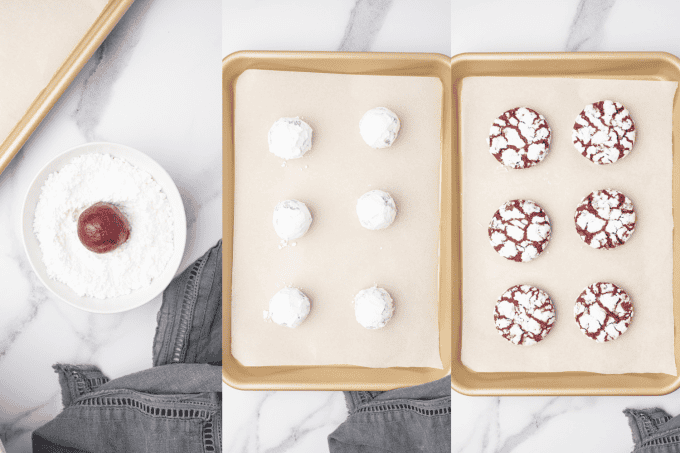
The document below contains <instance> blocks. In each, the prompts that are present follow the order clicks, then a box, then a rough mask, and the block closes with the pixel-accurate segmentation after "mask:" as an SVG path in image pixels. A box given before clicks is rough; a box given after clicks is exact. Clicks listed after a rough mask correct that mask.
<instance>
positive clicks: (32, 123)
mask: <svg viewBox="0 0 680 453" xmlns="http://www.w3.org/2000/svg"><path fill="white" fill-rule="evenodd" d="M133 2H134V0H109V2H108V4H107V5H106V7H105V8H104V10H103V11H102V12H101V14H99V17H97V20H96V21H95V22H94V24H92V26H91V27H90V28H89V29H88V30H87V33H85V36H83V37H82V38H81V40H80V41H79V42H78V45H77V46H76V47H75V48H74V49H73V50H72V51H71V53H70V54H69V56H68V58H67V59H66V60H65V61H64V62H63V63H62V65H61V67H60V68H59V70H57V72H56V73H55V74H54V75H53V76H52V79H50V82H49V83H48V84H47V86H46V87H45V88H43V89H42V90H41V91H40V94H38V96H37V97H36V98H35V99H34V100H33V102H32V103H31V106H30V107H29V108H28V110H27V111H26V113H25V114H24V116H23V117H21V120H19V122H18V123H17V124H16V125H15V126H14V128H13V129H12V131H11V132H10V133H9V135H8V136H7V137H5V138H4V141H3V142H2V143H0V173H2V172H3V171H4V170H5V168H6V167H7V165H9V163H10V161H11V160H12V159H13V158H14V156H15V155H16V153H17V152H19V149H21V147H22V146H23V144H24V143H25V142H26V140H28V137H30V136H31V134H32V133H33V131H34V130H35V129H36V128H37V127H38V125H39V124H40V122H41V121H42V120H43V118H45V116H46V115H47V113H49V111H50V110H51V109H52V107H53V106H54V104H55V102H57V100H58V99H59V97H61V95H62V94H63V93H64V91H66V88H68V86H69V85H70V84H71V82H72V81H73V79H74V78H75V77H76V75H78V73H79V72H80V70H81V69H82V68H83V66H85V63H87V60H89V59H90V57H91V56H92V54H93V53H94V51H95V50H97V48H98V47H99V45H100V44H101V43H102V42H103V41H104V39H106V37H107V36H108V34H109V33H110V32H111V30H112V29H113V27H115V26H116V24H117V23H118V21H119V20H120V18H121V17H123V15H124V14H125V12H126V11H127V10H128V8H129V7H130V5H132V3H133Z"/></svg>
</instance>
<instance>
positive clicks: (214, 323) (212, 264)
mask: <svg viewBox="0 0 680 453" xmlns="http://www.w3.org/2000/svg"><path fill="white" fill-rule="evenodd" d="M168 363H210V364H212V365H221V364H222V240H220V241H219V242H218V243H217V245H216V246H215V247H213V248H211V249H210V250H208V251H207V252H206V254H205V255H203V256H202V257H201V258H199V259H198V260H196V261H195V262H194V264H192V265H191V266H189V267H188V268H187V269H186V270H185V271H184V272H183V273H182V274H181V275H180V276H179V277H176V278H175V279H174V280H173V281H172V283H170V286H168V288H167V289H166V290H165V291H164V292H163V305H162V306H161V309H160V310H159V312H158V325H157V327H156V337H155V338H154V343H153V366H159V365H165V364H168Z"/></svg>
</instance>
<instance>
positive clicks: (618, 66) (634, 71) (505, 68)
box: [451, 52, 680, 396]
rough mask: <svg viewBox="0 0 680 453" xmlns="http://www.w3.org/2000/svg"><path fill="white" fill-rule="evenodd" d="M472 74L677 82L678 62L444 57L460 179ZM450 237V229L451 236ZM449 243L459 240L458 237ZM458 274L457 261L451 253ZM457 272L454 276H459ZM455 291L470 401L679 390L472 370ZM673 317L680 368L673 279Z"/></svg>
mask: <svg viewBox="0 0 680 453" xmlns="http://www.w3.org/2000/svg"><path fill="white" fill-rule="evenodd" d="M473 76H495V77H498V76H505V77H582V78H600V79H602V78H612V79H632V80H672V81H677V82H680V60H678V58H676V57H675V56H673V55H671V54H667V53H662V52H622V53H613V52H602V53H599V52H594V53H505V54H504V53H496V54H461V55H456V56H454V57H453V58H452V59H451V77H452V84H453V96H454V104H453V108H454V109H455V110H454V112H453V118H452V119H453V121H454V124H453V131H452V133H453V140H452V146H453V148H452V150H451V153H452V154H453V155H454V156H456V157H457V159H455V160H454V163H453V165H454V171H455V172H456V174H457V175H458V176H454V178H456V180H458V178H459V177H460V160H459V157H460V146H461V142H460V130H459V124H460V123H459V121H458V118H459V115H460V106H461V103H460V94H461V89H462V86H461V81H462V80H463V79H464V78H465V77H473ZM678 143H680V95H678V93H677V92H676V94H675V99H674V100H673V153H674V157H675V153H676V152H678V148H677V147H678ZM679 191H680V158H676V159H673V223H674V225H680V209H678V203H679V202H680V192H679ZM460 195H461V193H460V191H458V192H457V193H456V196H455V198H456V199H457V206H456V208H455V209H454V217H458V218H460V216H461V215H462V212H461V205H460ZM454 231H456V230H454ZM456 234H457V237H456V238H454V240H455V241H458V242H460V240H461V234H462V233H461V232H460V230H458V231H457V232H456ZM673 257H674V259H673V261H674V263H675V262H678V258H679V257H680V237H679V233H678V229H677V228H674V229H673ZM454 260H455V262H456V267H457V268H458V269H460V266H461V263H462V257H461V256H460V255H454ZM461 272H462V271H459V273H458V274H457V275H456V277H457V278H460V274H461ZM460 290H461V288H460V286H458V287H457V292H456V293H455V297H453V298H452V299H451V300H452V304H453V307H452V311H453V331H452V345H451V348H452V351H453V352H454V355H453V357H452V371H451V387H452V388H453V389H454V390H456V391H457V392H459V393H462V394H464V395H471V396H503V395H508V396H509V395H516V396H521V395H526V396H528V395H664V394H667V393H670V392H672V391H674V390H676V389H677V388H678V387H680V376H672V375H668V374H662V373H627V374H600V373H589V372H555V373H519V372H495V373H481V372H475V371H472V370H470V369H469V368H467V367H466V366H465V365H463V363H462V361H461V338H462V323H461V321H462V312H463V307H462V297H461V292H460ZM673 315H674V317H675V362H676V366H677V367H678V370H680V336H679V335H678V334H677V330H678V322H679V321H680V279H677V278H675V275H674V276H673Z"/></svg>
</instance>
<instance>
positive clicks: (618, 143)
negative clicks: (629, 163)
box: [571, 101, 635, 164]
mask: <svg viewBox="0 0 680 453" xmlns="http://www.w3.org/2000/svg"><path fill="white" fill-rule="evenodd" d="M571 140H572V142H573V143H574V146H575V147H576V149H577V150H578V151H579V152H580V153H581V154H582V155H583V156H585V157H587V158H588V159H590V160H591V161H593V162H595V163H596V164H611V163H614V162H616V161H617V160H619V159H622V158H624V157H626V156H627V155H628V153H629V152H630V150H631V149H633V144H634V143H635V124H634V123H633V119H632V118H631V116H630V113H628V110H626V108H625V107H624V106H623V105H621V104H619V103H618V102H614V101H600V102H596V103H594V104H590V105H587V106H586V107H585V108H584V109H583V111H582V112H581V113H580V114H579V116H578V117H576V122H575V123H574V129H573V131H572V133H571Z"/></svg>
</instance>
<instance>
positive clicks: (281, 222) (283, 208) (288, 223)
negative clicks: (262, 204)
mask: <svg viewBox="0 0 680 453" xmlns="http://www.w3.org/2000/svg"><path fill="white" fill-rule="evenodd" d="M273 222H274V230H275V231H276V234H277V235H278V236H279V237H280V238H281V239H283V240H284V241H290V240H292V239H298V238H301V237H302V236H304V235H305V234H306V233H307V230H309V227H310V225H311V224H312V214H311V213H310V212H309V209H307V206H306V205H305V204H304V203H303V202H301V201H297V200H285V201H282V202H281V203H279V204H277V205H276V207H275V208H274V219H273Z"/></svg>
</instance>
